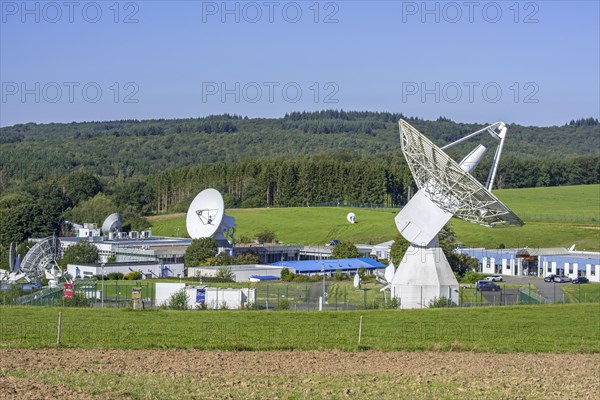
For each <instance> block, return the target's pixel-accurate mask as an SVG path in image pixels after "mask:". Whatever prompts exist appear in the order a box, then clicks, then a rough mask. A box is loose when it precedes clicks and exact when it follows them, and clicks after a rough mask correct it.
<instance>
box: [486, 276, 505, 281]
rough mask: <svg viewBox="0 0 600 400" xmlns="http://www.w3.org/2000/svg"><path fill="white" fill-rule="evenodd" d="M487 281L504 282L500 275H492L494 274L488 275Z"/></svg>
mask: <svg viewBox="0 0 600 400" xmlns="http://www.w3.org/2000/svg"><path fill="white" fill-rule="evenodd" d="M485 280H486V281H490V282H502V281H503V279H502V277H501V276H500V275H492V276H488V277H487V278H485Z"/></svg>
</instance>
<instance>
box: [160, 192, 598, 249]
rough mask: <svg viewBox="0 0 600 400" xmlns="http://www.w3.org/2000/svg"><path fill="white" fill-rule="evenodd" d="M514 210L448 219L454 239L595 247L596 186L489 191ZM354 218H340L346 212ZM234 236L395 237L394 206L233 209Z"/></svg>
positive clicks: (288, 239) (164, 228) (178, 223)
mask: <svg viewBox="0 0 600 400" xmlns="http://www.w3.org/2000/svg"><path fill="white" fill-rule="evenodd" d="M494 193H495V194H496V195H497V196H498V197H499V198H500V199H501V200H502V201H503V202H504V203H505V204H507V205H508V206H509V207H510V208H511V209H513V210H514V211H515V212H516V213H517V215H519V216H520V217H521V218H522V219H523V220H524V221H525V222H526V225H525V226H523V227H520V228H499V229H491V228H486V227H482V226H478V225H474V224H471V223H467V222H464V221H461V220H457V219H453V222H452V223H453V226H454V229H455V231H456V234H457V236H458V239H459V240H460V241H461V242H463V243H464V244H465V245H466V246H473V247H487V248H495V247H497V246H498V245H499V244H500V243H504V244H505V245H506V246H507V247H553V246H571V245H572V244H576V245H577V248H578V249H579V250H583V249H586V250H600V185H583V186H561V187H552V188H528V189H507V190H498V191H495V192H494ZM349 211H353V212H355V213H356V214H357V220H358V223H357V224H355V225H350V224H348V223H346V214H347V213H348V212H349ZM227 213H228V214H229V215H232V216H234V217H235V218H236V223H237V236H238V237H239V236H241V235H246V236H253V235H254V234H255V233H256V232H259V231H261V230H263V229H271V230H273V231H275V232H276V234H277V237H278V238H279V240H280V241H282V242H284V243H299V244H324V243H326V242H328V241H330V240H331V239H342V240H348V241H351V242H353V243H371V244H375V243H380V242H383V241H386V240H390V239H393V238H395V237H396V236H397V230H396V227H395V225H394V216H395V215H396V211H390V210H387V211H384V210H376V209H350V208H335V207H311V208H270V209H236V210H228V211H227ZM151 221H152V224H153V233H154V234H155V235H165V236H177V235H179V236H183V235H184V234H185V233H186V229H185V215H183V214H173V215H169V216H157V217H152V218H151Z"/></svg>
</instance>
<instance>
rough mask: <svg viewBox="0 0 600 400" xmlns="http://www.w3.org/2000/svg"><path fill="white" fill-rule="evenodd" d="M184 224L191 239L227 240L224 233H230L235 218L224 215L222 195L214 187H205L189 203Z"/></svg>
mask: <svg viewBox="0 0 600 400" xmlns="http://www.w3.org/2000/svg"><path fill="white" fill-rule="evenodd" d="M185 226H186V228H187V231H188V234H189V235H190V237H191V238H192V239H200V238H207V237H214V238H215V239H216V240H217V241H219V240H227V239H226V238H225V236H224V235H225V234H228V233H229V234H231V232H232V231H233V230H234V227H235V219H234V218H233V217H230V216H227V215H225V203H224V202H223V196H221V193H219V191H218V190H216V189H205V190H203V191H201V192H200V193H198V195H197V196H196V197H195V198H194V200H193V201H192V204H190V208H189V209H188V212H187V217H186V219H185Z"/></svg>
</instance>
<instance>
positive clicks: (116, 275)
mask: <svg viewBox="0 0 600 400" xmlns="http://www.w3.org/2000/svg"><path fill="white" fill-rule="evenodd" d="M106 279H108V280H112V281H118V280H119V279H123V274H122V273H121V272H111V273H110V274H106Z"/></svg>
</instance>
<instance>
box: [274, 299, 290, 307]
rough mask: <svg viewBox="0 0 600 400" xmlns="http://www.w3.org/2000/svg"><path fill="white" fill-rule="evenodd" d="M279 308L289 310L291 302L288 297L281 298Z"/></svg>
mask: <svg viewBox="0 0 600 400" xmlns="http://www.w3.org/2000/svg"><path fill="white" fill-rule="evenodd" d="M277 309H278V310H289V309H290V302H289V301H287V299H283V300H279V306H278V307H277Z"/></svg>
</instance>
